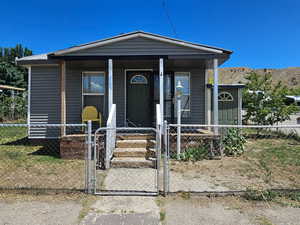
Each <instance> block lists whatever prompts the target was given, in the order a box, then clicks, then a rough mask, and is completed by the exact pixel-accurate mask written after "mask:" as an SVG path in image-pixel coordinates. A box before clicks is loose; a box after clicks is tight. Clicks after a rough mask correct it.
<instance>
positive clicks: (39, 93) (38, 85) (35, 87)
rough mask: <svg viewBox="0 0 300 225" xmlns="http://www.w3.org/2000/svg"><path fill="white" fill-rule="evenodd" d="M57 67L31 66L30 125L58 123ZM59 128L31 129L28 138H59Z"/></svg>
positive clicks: (58, 87) (58, 80) (58, 81)
mask: <svg viewBox="0 0 300 225" xmlns="http://www.w3.org/2000/svg"><path fill="white" fill-rule="evenodd" d="M59 71H60V69H59V66H32V68H31V99H30V103H31V105H30V123H31V124H59V123H60V106H61V105H60V75H59ZM59 133H60V129H59V128H53V127H52V128H50V127H32V128H30V132H29V137H30V138H45V137H48V138H52V137H57V136H59Z"/></svg>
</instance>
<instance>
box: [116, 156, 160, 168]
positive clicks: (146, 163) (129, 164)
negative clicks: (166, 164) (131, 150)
mask: <svg viewBox="0 0 300 225" xmlns="http://www.w3.org/2000/svg"><path fill="white" fill-rule="evenodd" d="M155 162H156V161H155V160H153V159H151V160H147V159H145V158H135V157H121V158H113V159H112V160H111V167H113V168H154V166H155Z"/></svg>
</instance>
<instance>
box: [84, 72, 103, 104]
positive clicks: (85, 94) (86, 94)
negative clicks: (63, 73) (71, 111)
mask: <svg viewBox="0 0 300 225" xmlns="http://www.w3.org/2000/svg"><path fill="white" fill-rule="evenodd" d="M89 73H103V75H104V93H103V94H102V93H83V76H84V74H89ZM105 93H106V73H105V71H83V72H81V109H83V106H84V96H103V97H104V106H105Z"/></svg>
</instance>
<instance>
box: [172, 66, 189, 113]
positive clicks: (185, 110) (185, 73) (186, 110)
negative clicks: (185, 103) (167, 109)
mask: <svg viewBox="0 0 300 225" xmlns="http://www.w3.org/2000/svg"><path fill="white" fill-rule="evenodd" d="M182 74H184V75H187V76H188V77H189V86H190V87H189V94H188V95H187V94H183V95H185V96H190V97H189V107H188V109H182V110H181V112H190V111H191V85H192V84H191V72H178V71H177V72H175V73H174V93H175V96H176V85H177V84H176V83H175V81H176V76H179V75H182ZM175 104H176V103H175ZM174 113H175V117H177V113H176V112H174Z"/></svg>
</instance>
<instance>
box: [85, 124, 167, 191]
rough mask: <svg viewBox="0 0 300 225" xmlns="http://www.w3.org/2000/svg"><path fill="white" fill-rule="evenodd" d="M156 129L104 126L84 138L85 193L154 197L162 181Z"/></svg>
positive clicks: (157, 131) (158, 136)
mask: <svg viewBox="0 0 300 225" xmlns="http://www.w3.org/2000/svg"><path fill="white" fill-rule="evenodd" d="M158 129H160V128H158ZM158 129H154V128H137V127H134V128H128V127H124V128H107V127H105V128H99V129H97V130H96V131H95V132H94V134H93V135H87V143H90V146H91V147H90V148H89V147H88V153H87V154H88V155H87V158H88V163H87V173H88V174H89V176H88V177H89V178H88V181H87V182H88V184H87V186H88V190H89V191H88V192H89V193H94V194H99V195H158V194H159V192H160V183H161V180H162V178H161V177H160V158H161V153H160V151H161V149H160V143H161V140H160V137H161V136H160V135H159V134H160V131H159V130H158ZM92 139H93V140H92Z"/></svg>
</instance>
